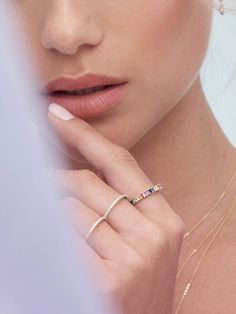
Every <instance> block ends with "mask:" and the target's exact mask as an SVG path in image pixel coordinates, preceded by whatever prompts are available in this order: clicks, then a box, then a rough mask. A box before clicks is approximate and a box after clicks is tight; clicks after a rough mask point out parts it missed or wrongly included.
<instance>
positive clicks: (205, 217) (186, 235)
mask: <svg viewBox="0 0 236 314" xmlns="http://www.w3.org/2000/svg"><path fill="white" fill-rule="evenodd" d="M235 175H236V170H235V172H234V173H233V175H232V177H231V178H230V180H229V182H228V184H227V185H226V188H225V190H224V191H223V193H222V194H221V195H220V197H219V198H218V199H217V200H216V202H215V203H214V204H213V206H212V207H211V208H210V210H209V211H208V212H207V213H206V214H205V215H204V216H203V217H202V218H201V219H200V221H199V222H198V223H197V224H196V225H194V226H193V227H192V228H191V229H190V230H189V231H188V232H186V233H185V234H184V237H183V240H185V239H186V238H188V237H189V236H190V235H191V234H192V233H193V232H194V231H195V230H196V229H197V228H198V227H199V226H200V225H201V224H202V223H203V222H204V221H205V220H206V219H207V218H208V217H209V216H210V214H211V213H212V212H213V211H214V209H215V208H216V206H217V205H218V204H219V202H220V201H221V200H222V199H223V198H224V196H225V195H226V193H227V191H228V190H229V188H230V186H231V184H232V182H233V180H234V178H235Z"/></svg>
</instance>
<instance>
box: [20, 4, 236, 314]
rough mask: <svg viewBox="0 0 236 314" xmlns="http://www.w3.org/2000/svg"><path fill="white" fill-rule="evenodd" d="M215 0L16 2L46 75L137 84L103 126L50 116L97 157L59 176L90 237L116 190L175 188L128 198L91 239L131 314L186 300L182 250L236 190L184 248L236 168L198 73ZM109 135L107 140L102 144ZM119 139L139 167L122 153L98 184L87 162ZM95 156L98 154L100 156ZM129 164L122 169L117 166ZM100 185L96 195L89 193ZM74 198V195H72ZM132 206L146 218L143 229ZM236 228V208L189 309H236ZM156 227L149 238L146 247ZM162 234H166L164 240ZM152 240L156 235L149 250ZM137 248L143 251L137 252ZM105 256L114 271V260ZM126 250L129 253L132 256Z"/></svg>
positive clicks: (72, 141) (75, 144)
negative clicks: (132, 202)
mask: <svg viewBox="0 0 236 314" xmlns="http://www.w3.org/2000/svg"><path fill="white" fill-rule="evenodd" d="M205 2H206V1H200V0H191V1H189V0H165V1H157V0H149V1H143V0H126V1H118V0H109V1H108V0H100V1H97V0H91V1H87V0H86V1H85V0H84V1H82V0H81V1H80V0H67V1H66V0H51V1H48V0H40V1H35V0H22V1H16V5H17V7H18V8H19V10H20V12H21V13H22V16H23V22H24V26H26V33H27V34H28V36H29V39H30V43H31V47H32V51H33V55H34V56H35V60H36V62H35V63H36V65H37V66H38V68H39V72H40V75H41V78H42V82H43V83H46V82H48V81H49V80H51V79H53V78H55V77H57V76H61V75H64V74H67V75H74V76H76V75H80V74H82V73H84V72H93V73H101V74H107V75H112V76H117V77H119V78H123V79H125V80H127V81H128V83H129V87H128V88H129V90H128V93H127V96H126V98H125V100H124V102H123V103H122V104H121V105H120V106H119V107H117V108H116V109H115V110H113V111H111V112H110V113H109V114H108V115H107V116H104V117H102V118H99V119H93V120H90V121H88V123H89V125H90V126H91V127H92V129H94V130H96V131H97V132H98V133H96V132H94V133H93V132H92V131H91V130H92V129H90V128H88V125H87V124H85V126H86V127H85V128H83V121H81V120H80V119H75V120H71V121H69V122H61V121H60V120H59V119H56V118H53V117H52V115H51V114H50V115H49V122H50V123H51V125H53V127H55V130H56V131H57V133H58V134H59V135H60V136H61V138H62V140H63V141H64V142H65V144H66V146H67V148H68V151H69V153H70V154H72V155H73V156H74V157H77V158H81V150H82V151H83V152H84V153H85V155H86V158H85V159H87V160H88V162H75V161H73V159H68V165H69V167H68V168H70V169H72V171H65V172H63V171H59V170H58V171H56V172H55V173H54V177H55V178H56V180H57V181H61V183H62V185H63V186H66V190H67V192H66V193H67V194H66V195H65V196H64V199H63V200H62V202H63V203H65V204H66V205H69V207H70V206H71V207H73V212H74V213H76V215H77V216H75V218H74V221H75V223H76V224H77V225H79V226H80V228H81V230H83V231H82V233H81V235H82V237H83V236H84V234H85V232H86V231H87V230H88V228H89V227H90V226H91V224H92V223H93V222H94V220H95V219H96V217H97V215H98V214H99V209H98V208H100V209H101V208H104V209H105V208H107V207H108V206H109V205H110V203H111V202H112V201H113V199H114V196H115V195H117V194H114V193H117V192H118V193H125V194H134V195H135V194H138V193H140V192H141V191H143V190H144V189H145V188H146V187H148V186H146V185H147V184H148V182H153V183H157V182H162V183H163V184H164V186H165V190H164V191H163V192H162V194H161V195H160V194H159V195H158V194H156V195H155V196H154V195H153V196H151V197H150V198H149V199H146V200H145V201H143V202H142V203H140V205H137V206H136V211H134V209H131V208H130V207H129V210H128V211H127V206H129V204H127V203H125V201H123V203H122V202H121V203H120V205H119V206H117V208H116V210H115V211H114V212H113V213H112V215H113V216H112V215H111V221H112V223H111V225H112V228H110V226H108V225H106V224H103V225H101V226H100V227H99V228H98V229H97V230H96V232H95V233H96V234H95V233H94V236H93V237H92V238H91V242H90V243H89V244H90V247H91V251H90V252H91V255H92V258H93V259H94V260H93V261H94V264H96V263H97V264H99V265H102V266H101V268H102V270H101V272H102V273H105V274H106V276H104V278H105V279H104V282H103V287H104V290H105V291H106V292H107V295H109V296H111V297H112V296H115V299H116V300H117V301H118V302H119V304H121V307H122V311H123V313H125V314H127V313H132V314H134V313H135V314H137V313H147V314H149V313H150V314H152V313H158V314H164V313H166V314H167V313H168V314H169V313H171V306H172V303H174V305H175V303H176V302H178V300H179V298H180V293H181V291H182V289H183V285H184V283H186V280H187V279H188V274H186V275H184V276H183V278H181V279H180V280H179V281H178V282H177V283H176V296H175V298H174V296H173V289H174V285H175V282H174V281H175V272H176V268H177V263H178V257H179V254H180V261H181V260H183V259H184V258H185V257H186V256H187V255H188V254H189V253H190V252H191V250H192V248H193V246H194V245H195V244H196V243H197V242H198V241H197V239H198V238H199V237H201V235H202V234H205V232H207V231H208V230H209V228H210V226H211V225H212V222H215V221H216V218H217V217H219V215H220V213H222V212H223V210H224V208H225V206H226V205H227V204H228V203H229V201H230V199H231V198H232V196H233V195H234V191H235V190H236V183H233V185H232V188H231V189H230V191H229V192H228V194H227V197H226V198H225V200H224V201H223V202H222V203H221V206H220V207H219V210H218V214H215V216H212V217H211V218H210V219H209V220H208V222H207V223H206V224H204V225H203V226H202V227H201V228H200V229H199V230H198V232H196V234H195V235H194V236H193V237H191V239H189V240H188V241H186V242H184V243H182V246H181V239H182V233H183V224H182V222H184V225H185V230H189V228H191V227H192V226H193V225H194V224H195V223H196V222H197V221H198V220H199V219H200V218H201V217H202V216H203V214H204V213H205V212H206V211H207V209H209V207H210V206H211V204H212V203H213V202H214V201H215V200H216V198H217V197H218V196H219V194H220V193H221V192H222V191H223V189H224V187H225V185H226V183H227V182H228V180H229V178H230V176H231V175H232V173H233V171H234V170H235V169H236V154H235V149H234V148H233V147H232V145H231V144H230V143H229V142H228V140H227V139H226V138H225V136H224V134H223V132H222V131H221V129H220V128H219V126H218V124H217V122H216V120H215V118H214V117H213V115H212V113H211V111H210V109H209V106H208V103H207V100H206V98H205V96H204V94H203V91H202V88H201V84H200V81H199V69H200V66H201V64H202V62H203V60H204V56H205V52H206V48H207V45H208V40H209V34H210V27H211V18H212V10H211V9H209V7H208V6H207V5H206V3H205ZM137 21H138V22H137ZM222 40H223V39H222ZM107 65H109V66H107ZM134 122H135V123H134ZM81 128H82V129H81ZM120 130H122V132H120ZM81 132H84V133H83V134H84V137H86V140H87V141H86V145H83V140H82V138H81ZM86 132H87V133H86ZM89 134H90V135H91V136H90V135H89ZM98 136H99V138H100V136H101V141H95V142H94V137H95V138H96V137H98ZM89 139H90V140H89ZM106 139H108V142H107V141H106ZM94 143H96V145H98V146H95V144H94ZM112 143H114V144H115V145H119V146H122V147H124V148H125V149H127V150H129V151H130V153H131V154H132V156H133V157H134V158H135V160H136V161H137V164H136V163H135V162H133V161H131V162H130V160H129V159H128V160H127V158H124V157H126V156H127V154H125V155H124V154H120V155H118V156H119V157H113V158H115V162H113V166H112V167H111V166H105V174H104V173H103V175H104V176H105V179H106V180H107V181H108V182H107V183H106V186H104V182H103V181H102V180H100V179H99V178H97V177H96V180H90V177H87V176H85V174H86V173H87V172H84V171H81V169H89V170H90V171H93V172H94V173H97V172H98V169H100V167H103V166H104V165H102V164H101V163H102V162H103V161H102V160H103V157H104V156H106V154H105V153H106V151H107V149H108V151H110V150H112V151H114V150H115V152H116V146H113V145H112ZM50 145H51V144H50V143H49V146H50ZM107 145H108V146H107ZM50 148H52V149H54V148H53V147H52V146H50ZM95 152H96V153H97V152H99V156H97V159H96V160H97V161H96V164H95V163H94V157H95V156H96V153H95ZM122 152H124V151H123V150H122ZM57 154H61V151H60V150H59V151H57ZM104 154H105V155H104ZM108 155H111V156H114V154H113V153H111V154H108ZM128 156H130V155H128ZM104 158H105V157H104ZM111 158H112V157H111ZM98 160H99V161H100V162H101V163H99V162H98ZM107 164H109V162H107ZM120 167H121V168H120ZM118 168H119V169H122V170H119V171H117V169H118ZM141 169H142V170H143V171H144V173H145V175H144V173H143V172H142V170H141ZM128 173H130V174H129V175H128ZM87 174H88V173H87ZM90 175H91V173H90ZM93 178H94V177H93ZM129 178H131V179H132V180H131V181H132V182H130V181H129V180H128V179H129ZM134 178H136V179H134ZM149 180H150V181H149ZM107 185H108V186H109V190H108V187H107ZM96 187H97V190H96ZM100 188H101V189H102V190H103V192H102V194H103V201H104V203H103V204H102V205H103V206H101V204H99V203H98V200H97V199H96V198H97V196H98V195H99V192H96V194H95V192H94V191H99V189H100ZM89 190H93V193H94V194H93V195H90V194H89ZM71 195H73V197H74V199H73V200H72V199H71V198H68V196H71ZM75 199H77V200H75ZM105 200H106V201H105ZM78 204H79V205H80V206H78ZM74 205H75V206H74ZM99 205H100V206H99ZM78 207H80V208H83V210H81V209H80V210H78ZM74 208H75V209H76V210H74ZM124 212H125V213H127V215H129V216H127V217H130V223H129V219H128V218H126V220H124V216H123V213H124ZM132 213H133V214H134V215H137V219H139V222H138V221H137V226H138V228H137V229H136V230H135V228H134V225H135V224H133V223H132V222H133V219H134V217H133V216H132ZM176 214H177V215H176ZM217 215H218V216H217ZM78 216H79V218H78ZM126 223H127V225H126ZM235 224H236V213H235V211H234V213H233V216H232V217H231V218H230V220H229V221H228V222H227V224H226V225H225V228H224V229H223V231H222V233H221V234H220V236H219V237H218V238H217V241H216V242H215V243H214V245H213V247H212V248H211V250H210V251H209V253H208V256H207V258H206V259H205V261H204V263H203V264H202V266H201V270H200V271H199V274H198V276H197V278H196V280H195V283H194V287H193V290H192V291H190V293H189V296H188V298H187V300H186V302H185V303H184V306H183V308H182V310H181V313H184V314H185V313H191V314H195V313H196V314H197V313H198V314H199V313H201V314H202V313H214V314H215V313H219V314H220V313H227V314H231V313H232V314H233V313H235V307H236V300H235V298H234V291H235V289H236V280H233V279H232V278H236V273H235V270H234V268H235V267H234V265H235V262H236V253H235V250H233V249H232V248H233V247H235V245H236V238H235V231H234V230H235ZM152 227H154V228H153V229H152ZM120 228H121V229H120ZM122 228H124V229H122ZM125 228H127V229H125ZM113 229H114V230H115V231H113ZM145 230H147V232H146V233H148V236H147V237H148V238H147V239H145V245H143V242H142V241H141V239H143V234H145ZM148 230H150V233H149V232H148ZM108 234H109V236H108ZM156 234H158V235H159V237H158V239H159V240H160V242H159V241H156V239H157V238H156ZM104 238H106V242H104V241H103V239H104ZM107 239H109V240H107ZM153 239H155V241H153ZM173 239H175V240H173ZM149 242H150V243H152V242H153V243H152V244H151V245H150V246H148V247H147V245H146V243H149ZM170 243H171V245H170V246H169V249H168V250H166V248H167V247H168V244H170ZM118 247H119V249H118ZM114 248H117V249H114ZM93 252H96V254H93ZM118 252H119V254H118ZM128 252H129V253H128ZM134 252H135V257H136V258H134V259H132V257H134V255H133V254H132V253H134ZM153 252H154V253H155V254H153ZM140 255H142V256H144V257H145V261H144V259H140ZM104 256H105V257H106V259H108V260H110V264H109V265H113V266H114V267H109V266H108V263H104V262H103V259H102V258H104ZM126 256H128V257H130V259H129V258H128V259H127V260H126V259H125V258H124V257H126ZM98 257H99V258H98ZM160 257H162V258H160ZM100 259H101V260H102V263H101V260H100ZM131 259H132V260H131ZM147 260H149V261H150V263H149V264H148V265H147ZM167 261H171V262H169V263H168V262H167ZM130 265H134V267H130ZM135 266H136V267H135ZM120 269H122V270H123V271H122V273H121V272H120V271H119V270H120ZM160 269H161V272H160ZM136 280H137V281H136ZM144 282H145V285H144V284H143V283H144ZM108 283H109V285H110V286H108ZM222 283H224V284H223V285H224V291H222V290H221V288H222ZM163 286H165V287H166V289H163ZM124 291H125V293H126V294H125V295H124ZM146 291H149V293H147V295H146V294H145V293H144V292H146ZM147 304H150V306H149V307H147V306H146V305H147Z"/></svg>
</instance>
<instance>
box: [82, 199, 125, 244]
mask: <svg viewBox="0 0 236 314" xmlns="http://www.w3.org/2000/svg"><path fill="white" fill-rule="evenodd" d="M122 199H126V200H128V196H127V195H124V194H122V195H119V196H118V197H117V198H116V199H115V200H114V202H113V203H112V204H111V206H110V207H109V208H108V209H107V210H106V212H105V213H104V215H103V216H101V217H100V218H99V219H98V220H97V221H96V222H95V223H94V224H93V225H92V227H91V228H90V230H89V232H88V233H87V235H86V241H88V239H89V237H90V236H91V234H92V232H93V231H94V229H95V228H96V227H97V226H98V225H99V224H100V223H101V222H102V221H103V220H107V217H108V215H109V213H110V212H111V210H112V209H113V208H114V207H115V205H116V204H117V203H118V202H119V201H120V200H122Z"/></svg>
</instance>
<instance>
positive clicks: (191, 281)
mask: <svg viewBox="0 0 236 314" xmlns="http://www.w3.org/2000/svg"><path fill="white" fill-rule="evenodd" d="M235 207H236V195H235V196H234V198H233V200H232V201H231V203H230V205H229V207H228V208H227V210H226V214H225V215H224V218H223V219H222V221H221V223H220V225H219V228H218V229H217V231H216V232H215V234H214V236H213V237H212V239H211V240H210V241H209V243H208V245H207V246H206V248H205V250H204V251H203V253H202V255H201V256H200V258H199V261H198V263H197V265H196V267H195V268H194V271H193V273H192V275H191V277H190V279H189V282H188V284H187V285H186V287H185V290H184V292H183V294H182V297H181V299H180V302H179V303H178V306H177V308H176V310H175V312H174V314H178V313H179V310H180V308H181V306H182V304H183V302H184V300H185V298H186V296H187V294H188V292H189V290H190V288H191V286H192V283H193V280H194V278H195V276H196V274H197V271H198V269H199V267H200V265H201V263H202V261H203V259H204V257H205V256H206V254H207V252H208V250H209V248H210V246H211V245H212V244H213V242H214V241H215V239H216V237H217V235H218V234H219V233H220V231H221V230H222V228H223V226H224V224H225V223H226V221H227V220H228V218H229V216H230V214H231V213H232V211H233V209H234V208H235Z"/></svg>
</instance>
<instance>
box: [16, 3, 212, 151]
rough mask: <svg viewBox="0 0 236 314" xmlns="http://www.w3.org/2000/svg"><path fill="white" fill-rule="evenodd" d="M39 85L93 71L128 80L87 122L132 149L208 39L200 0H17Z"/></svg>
mask: <svg viewBox="0 0 236 314" xmlns="http://www.w3.org/2000/svg"><path fill="white" fill-rule="evenodd" d="M16 6H17V7H18V8H19V10H20V12H21V13H22V16H23V21H24V26H25V30H26V32H27V35H28V36H29V39H30V44H31V47H32V50H33V55H34V57H35V60H36V65H37V66H38V70H39V73H40V76H41V78H42V82H43V84H47V83H48V82H49V81H51V80H52V79H55V78H57V77H60V76H64V75H68V76H73V77H77V76H81V75H83V74H84V73H87V72H90V73H96V74H103V75H108V76H114V77H117V78H119V79H121V80H124V81H127V82H128V83H127V92H126V94H125V97H124V98H123V101H122V102H121V103H120V104H119V105H118V106H117V107H115V108H113V109H112V110H111V111H109V113H107V114H105V115H103V116H100V117H97V118H93V119H90V120H89V123H90V124H91V125H93V126H94V127H95V128H96V129H97V130H99V131H100V132H101V133H102V134H103V135H105V136H106V137H108V138H109V139H110V140H112V141H114V142H115V143H117V144H119V145H122V146H124V147H126V148H129V149H130V148H131V147H132V146H134V145H135V144H136V143H137V141H138V140H139V139H140V138H141V137H142V136H144V134H145V133H146V132H147V131H148V130H150V128H152V127H153V126H154V125H155V124H156V123H158V122H159V121H160V120H161V119H163V117H164V116H165V115H166V114H167V112H168V111H169V110H170V109H172V108H173V107H174V106H175V105H176V104H177V103H178V101H179V100H180V99H181V98H182V97H183V96H184V94H185V93H186V92H187V90H188V89H189V88H190V87H191V85H192V84H193V82H194V81H195V80H196V77H197V75H198V72H199V68H200V65H201V64H202V61H203V58H204V54H205V51H206V48H207V44H208V37H209V31H210V26H211V15H212V12H211V9H209V6H207V5H206V1H203V0H145V1H144V0H40V1H38V0H17V1H16Z"/></svg>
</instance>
